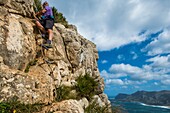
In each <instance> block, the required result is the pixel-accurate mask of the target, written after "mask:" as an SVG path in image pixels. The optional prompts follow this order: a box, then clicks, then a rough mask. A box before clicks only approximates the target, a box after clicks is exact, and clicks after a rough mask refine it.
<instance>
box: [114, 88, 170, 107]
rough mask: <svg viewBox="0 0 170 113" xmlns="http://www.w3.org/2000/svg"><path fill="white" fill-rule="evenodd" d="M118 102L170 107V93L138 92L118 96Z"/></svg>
mask: <svg viewBox="0 0 170 113" xmlns="http://www.w3.org/2000/svg"><path fill="white" fill-rule="evenodd" d="M115 99H116V100H121V101H130V102H133V101H135V102H142V103H145V104H150V105H162V106H170V91H165V90H164V91H153V92H147V91H138V92H135V93H133V94H131V95H127V94H118V95H117V96H116V97H115Z"/></svg>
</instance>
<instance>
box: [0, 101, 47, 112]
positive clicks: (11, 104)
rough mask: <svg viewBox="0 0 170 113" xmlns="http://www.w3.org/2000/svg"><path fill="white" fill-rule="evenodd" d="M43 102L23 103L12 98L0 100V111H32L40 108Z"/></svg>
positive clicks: (37, 110)
mask: <svg viewBox="0 0 170 113" xmlns="http://www.w3.org/2000/svg"><path fill="white" fill-rule="evenodd" d="M42 106H44V105H43V104H39V103H36V104H24V103H21V102H20V101H17V99H16V98H12V99H11V100H9V101H7V102H0V113H33V112H39V111H41V110H42Z"/></svg>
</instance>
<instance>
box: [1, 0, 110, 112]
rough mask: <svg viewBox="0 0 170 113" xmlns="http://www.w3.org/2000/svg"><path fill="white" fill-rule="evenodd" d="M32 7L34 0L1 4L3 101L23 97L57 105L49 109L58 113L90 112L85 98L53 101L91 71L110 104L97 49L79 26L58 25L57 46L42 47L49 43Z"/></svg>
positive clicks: (100, 97) (9, 0)
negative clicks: (81, 76) (64, 88)
mask: <svg viewBox="0 0 170 113" xmlns="http://www.w3.org/2000/svg"><path fill="white" fill-rule="evenodd" d="M32 5H33V0H0V13H1V15H0V102H2V101H7V100H9V99H12V98H13V97H17V98H18V100H19V101H21V102H24V103H26V104H27V103H31V104H33V103H51V106H48V108H50V109H51V111H53V112H56V113H60V112H62V113H65V112H66V113H84V108H86V107H88V106H89V102H88V100H87V99H86V98H84V97H82V99H80V100H79V101H78V100H64V101H62V102H58V103H53V102H54V100H55V95H56V92H55V90H56V88H58V87H60V86H61V85H64V86H69V87H70V86H74V85H75V84H76V78H77V77H78V76H80V75H85V74H87V73H88V74H89V75H90V76H91V77H93V78H94V79H95V80H96V81H97V82H98V83H99V86H98V89H97V90H98V91H97V92H98V94H99V95H97V96H96V98H98V100H99V101H100V103H102V105H107V104H108V103H109V102H108V98H107V96H104V95H103V90H104V80H103V78H101V77H100V73H99V70H98V66H97V60H98V58H99V57H98V52H97V49H96V45H95V44H94V43H92V42H90V41H89V40H87V39H85V38H84V37H83V36H81V35H80V34H79V33H78V32H77V28H76V26H74V25H72V26H71V27H70V28H65V26H63V25H62V24H59V23H56V24H55V26H54V29H53V32H54V38H53V48H51V49H48V50H46V49H44V48H42V47H41V46H40V45H41V44H42V43H44V41H45V40H44V39H43V38H42V37H41V35H40V32H39V31H38V30H37V28H36V26H35V24H34V23H33V21H32V20H33V19H32V18H31V14H32V12H33V11H32ZM57 109H59V110H57ZM44 110H45V109H44Z"/></svg>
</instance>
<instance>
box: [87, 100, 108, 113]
mask: <svg viewBox="0 0 170 113" xmlns="http://www.w3.org/2000/svg"><path fill="white" fill-rule="evenodd" d="M85 113H111V112H110V111H109V105H106V106H104V107H101V106H99V104H98V103H97V101H96V100H95V101H93V102H91V103H90V105H89V106H88V107H87V108H86V109H85Z"/></svg>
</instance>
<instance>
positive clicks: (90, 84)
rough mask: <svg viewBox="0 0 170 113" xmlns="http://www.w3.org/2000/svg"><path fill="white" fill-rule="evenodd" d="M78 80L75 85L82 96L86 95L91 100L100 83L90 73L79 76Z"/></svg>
mask: <svg viewBox="0 0 170 113" xmlns="http://www.w3.org/2000/svg"><path fill="white" fill-rule="evenodd" d="M76 81H77V85H76V86H75V87H76V91H77V93H78V96H79V97H80V98H81V97H86V98H87V99H88V100H90V99H91V98H92V96H94V95H95V94H96V93H97V92H96V89H97V87H98V86H99V84H98V82H96V81H95V79H94V78H92V77H90V75H88V74H86V75H84V76H79V77H78V78H77V80H76Z"/></svg>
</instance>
